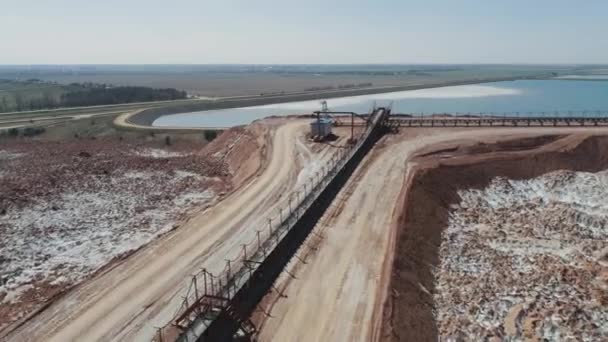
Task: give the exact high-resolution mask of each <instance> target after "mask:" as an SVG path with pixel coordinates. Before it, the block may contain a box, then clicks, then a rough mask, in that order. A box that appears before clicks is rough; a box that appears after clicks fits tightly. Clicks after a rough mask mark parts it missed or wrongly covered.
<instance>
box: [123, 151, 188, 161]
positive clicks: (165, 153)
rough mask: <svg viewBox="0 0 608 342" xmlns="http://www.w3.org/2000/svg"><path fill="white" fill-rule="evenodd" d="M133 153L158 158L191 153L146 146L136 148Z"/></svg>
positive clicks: (182, 155) (183, 155)
mask: <svg viewBox="0 0 608 342" xmlns="http://www.w3.org/2000/svg"><path fill="white" fill-rule="evenodd" d="M133 153H134V154H135V155H138V156H140V157H149V158H158V159H162V158H175V157H185V156H187V155H189V154H188V153H183V152H173V151H167V150H163V149H160V148H145V149H140V150H136V151H134V152H133Z"/></svg>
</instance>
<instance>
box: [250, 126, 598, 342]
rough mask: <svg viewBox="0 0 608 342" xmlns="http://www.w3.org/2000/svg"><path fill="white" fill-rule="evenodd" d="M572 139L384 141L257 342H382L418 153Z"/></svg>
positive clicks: (294, 266)
mask: <svg viewBox="0 0 608 342" xmlns="http://www.w3.org/2000/svg"><path fill="white" fill-rule="evenodd" d="M574 130H576V131H577V132H581V129H574ZM585 130H588V131H590V132H591V131H594V132H600V131H602V129H596V130H594V129H585ZM572 131H573V129H568V128H556V129H549V128H532V129H527V128H517V129H510V128H500V129H460V130H455V129H447V130H446V129H431V128H425V129H410V130H403V132H402V133H401V134H399V135H395V136H388V137H386V138H385V139H384V140H382V141H381V142H380V143H379V144H378V145H377V146H376V148H375V149H374V150H373V151H372V153H370V154H369V155H368V156H367V157H366V158H365V159H364V161H363V163H362V165H361V166H360V167H359V169H358V170H357V171H356V172H355V174H354V175H353V177H352V178H351V180H350V181H349V183H348V184H347V186H346V187H345V188H344V189H343V190H342V192H341V193H340V194H339V195H338V200H337V201H336V203H334V205H333V206H332V207H331V208H330V209H329V210H328V212H327V213H326V215H325V217H324V218H323V219H322V220H321V222H320V223H319V224H318V225H317V227H316V228H315V233H313V235H311V237H310V238H309V240H308V241H307V244H306V245H305V246H304V247H302V249H301V250H300V251H299V255H300V257H301V258H306V262H307V263H306V264H302V263H301V262H298V261H292V263H291V264H290V269H291V271H290V273H291V274H294V275H295V277H296V279H293V278H291V277H290V276H288V275H286V274H283V275H282V277H281V278H280V279H279V281H278V288H280V289H283V294H284V297H279V296H276V295H270V296H268V297H267V298H266V300H265V303H264V310H265V311H266V312H268V313H270V315H271V317H266V318H264V319H263V320H262V322H261V324H262V326H261V332H260V340H261V341H372V340H379V337H380V336H379V334H380V331H379V330H380V326H381V321H380V320H381V318H382V317H381V314H382V305H383V302H384V299H383V298H384V297H385V295H386V294H385V293H384V292H385V290H386V285H387V282H388V276H389V275H388V273H389V271H390V265H391V264H392V253H393V252H392V250H393V247H394V246H393V237H394V234H395V225H396V217H397V216H398V214H399V211H400V210H401V208H399V207H397V203H398V202H399V201H398V199H399V198H400V196H403V195H404V193H403V191H407V185H406V184H407V183H408V176H409V175H410V173H411V170H412V167H413V166H414V165H413V163H412V162H410V159H411V158H412V157H413V156H414V155H415V154H416V153H417V152H418V151H421V150H423V149H424V150H425V151H426V150H428V149H432V148H437V149H440V148H443V147H444V146H445V144H447V143H450V144H461V143H462V144H466V143H467V142H475V141H485V142H493V141H497V140H504V139H513V138H518V137H527V136H535V135H536V136H537V135H543V134H565V133H569V132H572ZM603 131H605V129H604V130H603ZM402 189H403V190H402ZM319 236H322V239H320V238H319ZM318 240H320V241H321V242H320V244H319V248H318V250H317V251H314V250H312V251H311V250H309V249H308V246H312V245H314V243H315V241H318ZM309 252H310V254H309ZM273 296H274V297H273ZM269 297H273V298H269Z"/></svg>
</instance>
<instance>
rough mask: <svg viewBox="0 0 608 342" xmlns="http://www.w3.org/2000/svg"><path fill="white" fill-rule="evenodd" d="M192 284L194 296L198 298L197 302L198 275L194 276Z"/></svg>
mask: <svg viewBox="0 0 608 342" xmlns="http://www.w3.org/2000/svg"><path fill="white" fill-rule="evenodd" d="M192 285H193V286H194V298H196V302H197V303H198V298H199V297H198V284H197V283H196V275H194V276H192Z"/></svg>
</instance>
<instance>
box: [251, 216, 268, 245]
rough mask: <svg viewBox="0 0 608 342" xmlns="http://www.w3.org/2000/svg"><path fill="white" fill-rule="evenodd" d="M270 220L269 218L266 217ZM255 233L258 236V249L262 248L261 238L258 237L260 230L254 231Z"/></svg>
mask: <svg viewBox="0 0 608 342" xmlns="http://www.w3.org/2000/svg"><path fill="white" fill-rule="evenodd" d="M268 220H269V221H270V219H268ZM255 235H257V237H258V249H260V248H262V240H261V239H260V231H259V230H258V231H256V233H255Z"/></svg>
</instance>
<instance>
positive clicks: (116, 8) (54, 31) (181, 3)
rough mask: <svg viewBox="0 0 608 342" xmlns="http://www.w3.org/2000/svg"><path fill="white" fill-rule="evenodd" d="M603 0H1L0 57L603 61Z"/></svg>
mask: <svg viewBox="0 0 608 342" xmlns="http://www.w3.org/2000/svg"><path fill="white" fill-rule="evenodd" d="M607 18H608V1H606V0H579V1H575V0H571V1H567V0H527V1H523V0H505V1H499V0H442V1H440V0H424V1H422V0H415V1H414V0H411V1H408V0H402V1H397V0H376V1H362V0H350V1H347V0H335V1H332V0H325V1H321V0H300V1H293V0H280V1H279V0H276V1H270V0H248V1H246V0H223V1H208V0H171V1H167V0H164V1H159V0H120V1H118V0H104V1H93V0H91V1H83V0H80V1H77V0H0V64H122V63H126V64H155V63H194V64H198V63H201V64H204V63H286V64H290V63H608V20H606V19H607Z"/></svg>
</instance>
